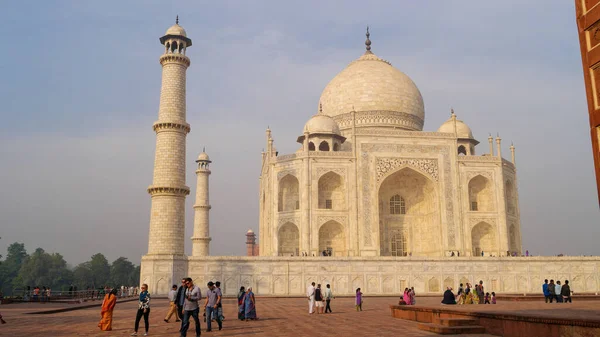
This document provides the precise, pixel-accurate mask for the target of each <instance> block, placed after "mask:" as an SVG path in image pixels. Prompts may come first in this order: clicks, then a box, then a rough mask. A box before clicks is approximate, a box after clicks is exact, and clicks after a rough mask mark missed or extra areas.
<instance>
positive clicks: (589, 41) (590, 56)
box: [575, 0, 600, 202]
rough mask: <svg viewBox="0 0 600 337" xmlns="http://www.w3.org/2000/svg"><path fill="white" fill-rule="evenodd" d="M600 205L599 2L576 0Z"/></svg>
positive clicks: (595, 0) (596, 0)
mask: <svg viewBox="0 0 600 337" xmlns="http://www.w3.org/2000/svg"><path fill="white" fill-rule="evenodd" d="M575 13H576V17H577V28H578V31H579V44H580V46H581V60H582V63H583V77H584V80H585V91H586V95H587V104H588V113H589V116H590V134H591V137H592V149H593V152H594V163H595V167H596V184H597V187H598V199H599V202H600V0H575Z"/></svg>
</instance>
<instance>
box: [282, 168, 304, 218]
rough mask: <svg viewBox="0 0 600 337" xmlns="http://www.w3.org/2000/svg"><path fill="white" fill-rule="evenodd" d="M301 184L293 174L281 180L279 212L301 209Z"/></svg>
mask: <svg viewBox="0 0 600 337" xmlns="http://www.w3.org/2000/svg"><path fill="white" fill-rule="evenodd" d="M299 191H300V184H299V183H298V178H296V177H294V176H293V175H291V174H287V175H286V176H285V177H283V178H281V180H279V197H278V205H277V209H278V211H279V212H285V211H295V210H298V209H300V193H299Z"/></svg>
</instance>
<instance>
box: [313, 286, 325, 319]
mask: <svg viewBox="0 0 600 337" xmlns="http://www.w3.org/2000/svg"><path fill="white" fill-rule="evenodd" d="M324 302H325V298H324V297H323V292H322V291H321V285H320V284H317V289H315V304H316V306H317V314H322V313H323V310H324V309H325V303H324Z"/></svg>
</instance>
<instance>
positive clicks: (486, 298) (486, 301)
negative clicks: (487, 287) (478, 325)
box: [483, 293, 490, 304]
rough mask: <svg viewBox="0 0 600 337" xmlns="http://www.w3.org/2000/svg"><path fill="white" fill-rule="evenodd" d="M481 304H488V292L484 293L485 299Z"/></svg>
mask: <svg viewBox="0 0 600 337" xmlns="http://www.w3.org/2000/svg"><path fill="white" fill-rule="evenodd" d="M483 304H490V293H485V301H484V302H483Z"/></svg>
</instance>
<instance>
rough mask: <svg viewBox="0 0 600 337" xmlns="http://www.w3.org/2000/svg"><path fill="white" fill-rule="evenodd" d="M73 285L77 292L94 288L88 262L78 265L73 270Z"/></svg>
mask: <svg viewBox="0 0 600 337" xmlns="http://www.w3.org/2000/svg"><path fill="white" fill-rule="evenodd" d="M73 284H74V285H75V286H76V287H77V289H79V290H84V289H87V288H88V287H92V288H94V287H95V284H94V276H93V274H92V267H91V263H90V261H87V262H83V263H80V264H78V265H77V266H76V267H75V268H74V269H73Z"/></svg>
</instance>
